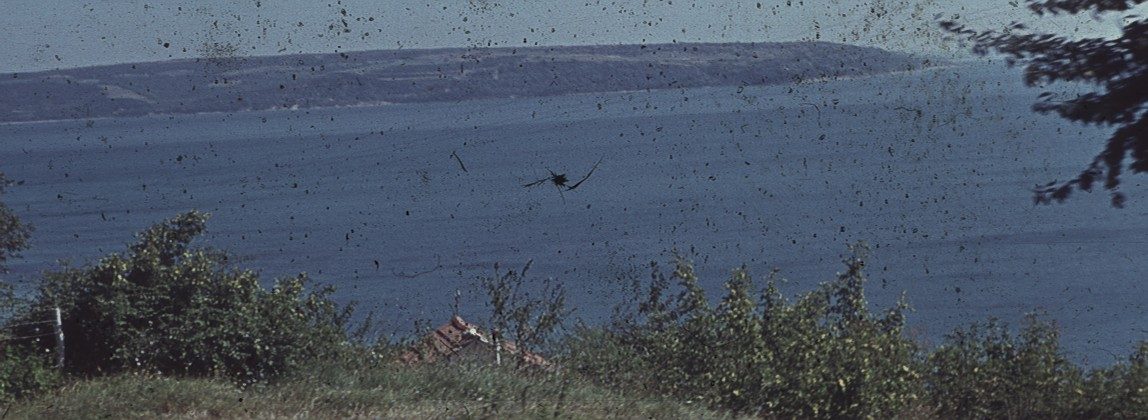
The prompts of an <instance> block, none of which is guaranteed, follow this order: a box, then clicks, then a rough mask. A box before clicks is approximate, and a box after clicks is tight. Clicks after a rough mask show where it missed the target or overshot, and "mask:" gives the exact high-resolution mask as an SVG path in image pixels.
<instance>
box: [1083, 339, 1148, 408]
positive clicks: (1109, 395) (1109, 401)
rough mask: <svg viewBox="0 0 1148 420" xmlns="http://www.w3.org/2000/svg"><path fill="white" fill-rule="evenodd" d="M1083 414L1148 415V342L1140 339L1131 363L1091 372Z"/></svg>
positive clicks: (1087, 382)
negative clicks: (1140, 341)
mask: <svg viewBox="0 0 1148 420" xmlns="http://www.w3.org/2000/svg"><path fill="white" fill-rule="evenodd" d="M1082 394H1083V395H1082V400H1083V401H1084V402H1085V406H1084V407H1081V408H1080V409H1079V410H1077V412H1076V413H1075V414H1077V417H1081V418H1085V417H1087V418H1101V419H1103V418H1107V419H1131V418H1145V417H1148V342H1142V343H1140V346H1139V347H1138V348H1137V349H1136V352H1135V353H1133V354H1132V355H1131V356H1129V357H1128V363H1119V364H1116V365H1114V366H1111V367H1108V368H1105V369H1098V370H1095V371H1093V372H1091V373H1090V374H1089V375H1088V378H1087V379H1085V382H1084V390H1083V392H1082Z"/></svg>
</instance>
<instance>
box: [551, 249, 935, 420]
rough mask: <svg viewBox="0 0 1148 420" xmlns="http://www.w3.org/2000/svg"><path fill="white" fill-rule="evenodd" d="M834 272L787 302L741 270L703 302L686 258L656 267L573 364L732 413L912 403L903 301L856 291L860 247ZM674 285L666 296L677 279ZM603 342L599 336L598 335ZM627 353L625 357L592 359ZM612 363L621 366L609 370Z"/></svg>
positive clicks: (771, 285) (874, 408) (867, 409)
mask: <svg viewBox="0 0 1148 420" xmlns="http://www.w3.org/2000/svg"><path fill="white" fill-rule="evenodd" d="M853 251H854V253H853V256H851V257H850V258H848V259H846V260H845V263H846V266H847V268H848V270H847V271H846V272H844V273H841V274H840V275H839V276H838V278H837V280H836V281H833V282H829V283H825V284H822V285H821V286H820V287H819V288H818V289H817V290H815V291H813V292H811V293H808V294H806V295H804V296H802V297H800V298H799V299H798V300H797V301H796V302H795V303H793V304H790V303H788V302H787V301H786V300H785V299H784V298H782V297H781V295H780V293H779V292H778V290H777V287H776V280H775V279H776V276H771V277H770V280H769V281H768V282H767V284H766V287H765V290H764V292H762V293H761V294H760V295H759V296H760V297H755V293H754V290H753V289H754V287H753V286H754V283H753V280H752V278H751V277H750V275H749V273H748V272H747V271H746V270H745V269H744V268H742V269H739V270H735V271H734V273H733V275H732V276H731V278H730V279H729V280H728V281H727V282H726V284H725V286H726V291H727V292H726V295H725V297H724V298H723V299H722V300H721V301H720V302H719V303H718V304H717V305H716V306H714V305H711V304H710V303H709V302H708V301H707V299H706V296H705V293H704V290H703V289H702V288H701V286H700V285H699V281H698V279H697V276H696V274H695V273H694V270H693V266H692V265H691V264H690V263H689V262H687V261H685V260H684V259H681V258H679V259H678V260H677V261H676V264H675V269H674V271H673V272H672V274H671V275H670V276H669V279H667V277H666V276H665V275H663V274H661V273H660V272H659V271H658V270H657V267H656V266H654V269H653V271H654V273H653V275H652V277H651V280H650V281H649V283H648V285H647V287H645V289H646V290H647V292H646V297H645V299H642V301H641V303H640V304H639V307H638V310H637V314H636V316H634V317H632V318H631V319H628V320H622V321H620V322H619V324H618V325H616V326H614V327H612V328H609V329H606V330H599V331H597V332H588V331H587V330H582V331H581V332H579V334H581V335H582V336H583V337H584V338H583V339H582V340H572V341H570V342H572V343H575V344H576V345H577V344H578V343H579V341H582V342H585V341H588V339H591V338H592V339H594V340H595V341H596V342H597V343H598V344H597V346H598V347H600V348H605V349H610V352H609V353H608V354H603V353H597V354H595V353H594V352H593V351H592V350H587V349H586V346H585V345H583V346H584V347H582V349H581V350H578V349H576V350H575V351H573V352H571V354H570V355H569V357H570V359H571V360H570V362H571V367H572V368H574V369H578V370H579V371H581V372H583V373H585V374H588V375H604V378H605V380H606V381H607V382H613V383H620V382H629V383H631V384H634V385H641V386H644V387H648V388H650V389H653V390H655V391H657V392H661V393H666V394H670V395H676V396H678V397H680V398H688V399H691V400H700V401H703V402H705V403H707V404H710V405H712V406H715V407H721V408H726V409H731V410H734V411H737V412H745V413H753V414H767V415H780V416H798V417H830V416H843V417H874V416H880V415H887V414H888V413H896V412H898V411H900V410H903V409H905V408H907V407H909V406H910V405H911V404H913V403H914V402H915V401H916V400H917V399H918V398H919V395H918V390H919V389H920V381H919V377H920V373H919V371H920V366H919V361H918V360H917V357H916V355H917V350H916V347H915V345H914V344H913V343H912V342H910V341H909V340H906V339H904V338H903V337H902V334H901V331H902V328H903V323H904V317H903V311H904V309H905V306H904V305H903V304H902V305H899V306H897V307H894V308H892V309H890V310H889V311H888V312H887V313H886V314H884V315H883V316H875V315H873V314H871V313H870V312H869V310H868V303H867V302H866V300H865V296H864V282H865V277H864V274H863V272H862V269H863V267H864V248H863V247H861V246H858V247H855V248H853ZM670 279H672V280H674V281H675V283H676V289H677V290H678V293H677V294H676V295H672V296H667V295H668V294H669V293H670V292H672V291H673V290H674V289H675V287H673V286H672V285H671V282H670ZM603 343H606V344H603ZM597 356H604V357H606V358H617V359H624V358H631V360H614V361H603V360H594V359H595V357H597ZM615 362H616V363H620V364H622V365H623V366H629V369H638V370H639V371H640V375H635V374H634V372H629V373H628V374H618V373H607V372H606V370H608V369H609V366H610V365H613V364H615Z"/></svg>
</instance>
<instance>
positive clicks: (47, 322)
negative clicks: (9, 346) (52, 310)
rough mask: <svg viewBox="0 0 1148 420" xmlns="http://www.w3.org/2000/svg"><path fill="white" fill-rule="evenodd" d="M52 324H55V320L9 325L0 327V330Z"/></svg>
mask: <svg viewBox="0 0 1148 420" xmlns="http://www.w3.org/2000/svg"><path fill="white" fill-rule="evenodd" d="M53 322H56V321H55V320H46V321H31V322H24V323H20V324H9V325H4V326H2V327H0V328H16V327H22V326H25V325H40V324H51V323H53Z"/></svg>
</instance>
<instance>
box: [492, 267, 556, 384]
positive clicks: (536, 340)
mask: <svg viewBox="0 0 1148 420" xmlns="http://www.w3.org/2000/svg"><path fill="white" fill-rule="evenodd" d="M533 263H534V260H530V261H527V262H526V265H525V266H523V267H522V271H519V272H516V271H514V270H507V271H506V272H505V273H501V272H500V267H499V265H498V264H495V265H494V275H493V276H486V277H481V278H480V281H481V283H482V287H483V289H485V290H486V294H487V297H488V298H489V299H490V301H489V304H490V310H491V319H490V322H491V327H492V328H494V331H493V336H494V339H495V340H498V341H499V342H502V341H503V340H506V338H507V337H512V338H513V339H514V341H515V345H516V347H517V349H518V352H519V354H518V356H519V357H518V363H519V366H521V365H522V363H523V362H524V361H525V357H526V354H527V353H528V352H530V350H531V349H535V348H537V347H540V346H542V345H543V344H545V343H546V342H547V341H548V339H549V338H550V337H551V335H553V333H554V332H555V331H556V330H557V329H558V328H559V327H561V326H562V321H563V320H564V319H565V318H566V316H567V315H569V311H567V309H566V291H565V290H564V289H563V288H562V285H561V284H558V283H554V282H552V281H551V280H550V279H547V280H546V281H544V282H543V284H542V285H541V286H542V288H541V290H536V291H535V293H537V295H538V296H539V297H533V296H534V295H532V294H531V291H530V290H523V285H525V284H526V278H527V277H526V274H527V273H528V272H529V271H530V266H531V265H532V264H533Z"/></svg>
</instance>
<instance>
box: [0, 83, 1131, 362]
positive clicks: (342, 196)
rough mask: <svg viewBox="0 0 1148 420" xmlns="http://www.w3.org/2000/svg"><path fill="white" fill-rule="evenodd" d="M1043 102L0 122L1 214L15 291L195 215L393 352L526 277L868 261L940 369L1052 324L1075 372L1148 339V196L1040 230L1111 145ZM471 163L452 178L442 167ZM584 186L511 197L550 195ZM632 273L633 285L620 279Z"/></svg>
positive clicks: (955, 90) (795, 282)
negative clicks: (510, 279) (1009, 331)
mask: <svg viewBox="0 0 1148 420" xmlns="http://www.w3.org/2000/svg"><path fill="white" fill-rule="evenodd" d="M1038 93H1039V91H1037V90H1032V89H1028V88H1025V87H1024V86H1022V85H1021V84H1020V82H1019V75H1018V74H1017V73H1016V72H1014V71H1010V70H1006V69H1003V68H999V67H994V66H991V65H984V64H976V65H972V64H965V65H960V66H956V67H949V68H939V69H932V70H928V71H922V72H916V73H904V74H893V75H885V76H880V77H871V78H863V79H856V80H838V81H831V82H821V83H807V84H802V85H794V86H772V87H744V88H736V87H728V88H702V89H687V90H664V91H654V92H622V93H608V94H583V95H570V96H560V97H547V98H517V99H500V100H481V101H469V102H461V103H434V104H411V105H391V106H376V107H358V108H340V109H322V110H295V111H288V110H279V111H253V112H243V113H234V114H204V115H184V116H151V117H142V118H122V119H97V120H93V121H85V120H76V121H55V122H39V123H18V124H0V171H4V172H5V173H7V174H8V176H9V177H10V178H13V179H15V180H19V181H24V183H23V185H20V186H15V187H12V188H11V189H10V190H9V192H8V194H6V195H5V196H4V197H3V199H4V200H5V202H7V204H8V205H9V206H11V207H13V208H14V209H15V211H16V212H17V213H18V214H19V215H21V217H23V218H24V219H25V220H27V221H29V222H31V223H33V224H34V225H35V226H36V231H35V236H34V240H33V243H32V248H31V249H29V250H28V251H26V252H25V253H24V258H23V259H19V260H15V261H13V263H12V264H11V268H12V272H11V273H9V274H8V275H7V277H6V280H8V281H13V282H16V283H17V284H19V285H20V287H21V288H22V290H30V289H31V287H32V286H31V285H32V284H34V282H35V278H36V277H37V276H38V273H40V272H42V271H43V270H47V269H51V268H53V267H57V266H58V263H57V261H58V260H69V261H71V264H73V265H82V264H85V263H88V262H91V261H94V260H95V259H97V258H98V257H100V256H102V255H105V254H107V253H110V252H118V251H121V250H123V249H124V248H125V245H126V244H128V243H129V242H130V241H131V240H132V237H133V235H134V233H135V232H137V231H139V230H141V229H143V228H145V227H146V226H148V225H149V224H151V223H154V222H158V221H161V220H164V219H166V218H169V217H171V216H173V215H176V214H178V213H180V212H183V211H186V210H189V209H199V210H204V211H207V212H210V213H212V214H213V218H212V219H211V222H210V223H209V233H208V234H207V235H206V237H205V238H204V240H203V244H204V245H209V246H213V247H218V248H223V249H227V250H229V251H232V252H233V253H235V254H236V255H238V256H239V257H240V264H241V265H242V266H245V267H251V268H255V269H259V270H261V271H262V272H263V274H264V275H265V276H266V277H267V278H269V279H270V278H273V277H277V276H284V275H290V274H293V273H297V272H300V271H305V272H308V273H309V274H310V275H311V276H312V277H313V278H315V279H316V280H317V281H319V282H322V283H331V284H334V285H336V286H337V287H338V289H339V292H338V294H337V295H336V297H337V298H338V299H339V300H341V301H350V300H357V301H360V302H361V308H363V309H364V310H374V311H376V313H377V315H379V316H380V317H381V318H382V319H383V324H382V325H383V331H382V332H383V333H385V334H400V335H401V334H404V333H405V332H407V331H410V329H411V328H412V325H414V324H415V322H416V320H425V321H429V322H430V323H434V324H437V323H439V322H442V321H445V320H446V319H447V317H448V316H449V315H450V311H451V305H452V302H453V301H454V295H455V291H456V290H459V291H461V293H462V301H461V311H462V312H463V315H464V316H467V317H470V318H474V319H476V320H484V319H485V316H484V313H485V312H484V311H485V304H484V299H483V295H482V293H481V290H480V289H479V288H478V287H477V282H476V278H477V276H480V275H483V274H488V273H490V272H491V270H492V267H493V264H494V263H495V262H500V263H502V264H503V266H504V267H505V266H518V265H521V264H522V263H524V262H526V261H527V260H531V259H533V260H534V270H533V274H535V275H537V276H550V277H554V278H556V279H557V280H558V281H561V282H562V283H563V284H565V285H566V287H567V288H568V289H569V291H570V294H571V299H570V303H571V304H572V305H573V306H574V307H576V308H577V309H576V312H575V316H576V317H580V318H582V319H584V320H586V321H588V322H600V321H602V320H605V319H606V318H607V317H608V316H609V313H610V309H611V308H612V307H613V305H615V304H618V303H624V302H629V301H631V300H632V299H631V296H630V295H628V294H627V293H626V292H625V290H627V287H626V286H627V280H625V279H626V278H629V277H632V276H634V275H638V276H642V277H645V276H647V275H648V272H647V269H646V268H645V267H647V266H648V264H649V262H650V261H659V262H661V263H663V265H665V263H667V262H668V261H669V256H670V255H671V251H672V250H673V249H678V250H681V251H683V252H687V253H690V255H692V258H693V260H694V261H696V262H697V264H698V266H699V269H700V273H701V274H702V275H703V281H704V282H705V284H706V285H707V287H708V288H709V289H710V290H711V291H712V294H713V296H714V298H717V297H718V296H720V293H721V287H720V285H721V283H722V282H723V281H724V280H725V279H726V277H727V275H728V273H729V271H730V269H732V268H735V267H737V266H740V265H741V264H746V265H747V266H748V267H749V268H750V270H751V272H752V273H754V274H756V275H757V277H758V278H764V277H765V276H766V274H767V273H768V272H769V270H770V269H772V268H775V267H776V268H780V269H781V270H782V271H781V272H782V274H783V275H784V276H785V277H786V278H787V279H788V282H787V283H786V284H785V290H786V291H787V292H790V293H797V292H800V291H805V290H810V289H811V288H812V287H813V286H814V285H815V284H816V283H818V282H821V281H825V280H829V279H832V278H833V276H834V274H835V273H836V272H837V271H839V270H840V269H841V268H842V265H841V263H840V261H841V257H842V255H843V254H844V253H845V252H846V244H848V243H852V242H855V241H858V240H865V241H867V242H868V243H869V244H870V245H871V246H872V248H873V256H872V259H871V260H870V261H869V265H868V267H869V268H870V270H869V274H870V283H869V291H870V296H871V299H872V301H873V303H874V305H875V306H882V307H883V306H887V305H890V304H892V303H893V302H895V301H896V300H897V298H898V297H899V296H900V295H901V294H902V293H905V294H907V296H908V300H909V302H910V304H911V305H912V307H913V308H914V312H912V313H910V314H909V321H910V323H911V326H912V328H911V333H912V334H913V335H914V336H916V337H918V338H921V339H923V340H926V341H927V342H929V343H932V344H936V343H938V342H939V340H940V339H941V338H942V337H943V335H944V334H945V333H946V332H948V331H950V330H951V329H952V328H954V327H957V326H960V325H964V324H967V323H969V322H972V321H977V320H983V319H985V318H987V317H989V316H996V317H1000V318H1002V319H1004V320H1007V321H1010V322H1013V323H1015V322H1016V321H1018V320H1019V319H1020V317H1021V316H1022V315H1023V314H1025V313H1027V312H1032V311H1043V312H1046V313H1047V314H1048V316H1049V317H1050V318H1052V319H1055V320H1056V321H1057V322H1058V323H1059V325H1060V327H1061V328H1062V331H1063V336H1064V339H1063V343H1064V345H1065V346H1066V349H1067V350H1068V351H1069V352H1070V354H1071V356H1072V357H1073V358H1074V359H1076V360H1081V361H1084V362H1087V363H1094V364H1095V363H1099V364H1107V363H1110V362H1111V361H1113V360H1114V357H1117V356H1119V357H1124V356H1123V355H1127V354H1129V352H1131V350H1132V349H1133V345H1134V343H1135V342H1138V341H1140V340H1145V339H1148V307H1146V303H1145V302H1148V281H1146V280H1148V260H1146V257H1145V256H1148V219H1146V218H1145V215H1146V213H1148V204H1145V203H1148V188H1144V187H1143V186H1142V184H1143V183H1144V182H1145V181H1148V179H1145V178H1143V177H1136V176H1129V177H1128V178H1127V180H1126V184H1125V186H1124V187H1123V190H1124V191H1125V192H1126V193H1128V194H1129V197H1130V198H1129V203H1128V206H1127V207H1126V208H1124V209H1113V208H1111V207H1109V206H1108V199H1107V196H1106V195H1104V194H1102V193H1094V194H1078V195H1075V196H1073V198H1072V199H1071V200H1070V201H1069V202H1067V203H1065V204H1062V205H1053V206H1034V205H1033V203H1032V200H1031V198H1032V197H1031V193H1030V190H1031V188H1032V187H1033V186H1035V185H1036V184H1043V183H1046V182H1049V181H1053V180H1057V179H1060V180H1063V179H1067V178H1070V177H1072V176H1075V175H1076V173H1077V172H1078V171H1079V170H1080V169H1082V168H1083V167H1084V166H1085V165H1086V164H1087V163H1088V161H1089V160H1090V159H1091V157H1092V156H1093V154H1094V153H1095V152H1097V151H1099V150H1100V147H1101V145H1102V140H1103V139H1104V138H1106V134H1107V133H1108V130H1106V129H1102V128H1094V127H1084V126H1080V125H1074V124H1071V123H1068V122H1065V121H1062V120H1060V119H1058V118H1056V117H1054V116H1041V115H1037V114H1034V113H1033V112H1031V110H1030V104H1031V102H1032V101H1033V100H1035V98H1036V95H1037V94H1038ZM452 154H454V155H457V156H458V158H459V159H461V161H462V163H463V164H464V165H465V168H466V170H465V171H464V170H463V169H462V167H461V166H460V165H459V162H458V161H457V160H456V159H455V158H454V156H452ZM599 160H601V164H600V166H599V167H598V168H597V171H595V172H594V174H593V176H592V177H590V178H589V179H588V180H586V182H585V183H583V184H582V185H581V186H580V187H579V188H578V189H576V190H573V191H566V192H564V193H560V192H559V191H558V190H557V189H555V188H553V187H550V186H545V185H544V186H538V187H534V188H523V186H522V184H524V183H527V182H530V181H533V180H536V179H539V178H542V177H545V176H547V175H548V174H549V172H548V171H549V170H553V171H555V172H559V173H567V174H568V175H569V176H570V177H573V178H578V177H580V176H581V175H582V174H584V173H585V172H587V171H588V170H589V169H590V168H591V167H592V166H593V164H594V163H595V162H597V161H599ZM635 273H637V274H635Z"/></svg>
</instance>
